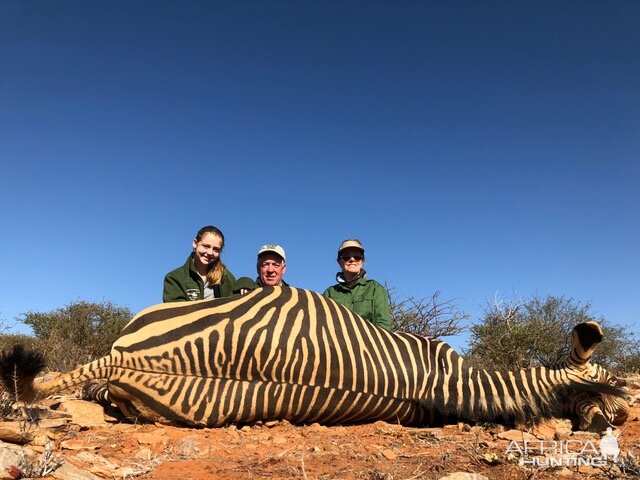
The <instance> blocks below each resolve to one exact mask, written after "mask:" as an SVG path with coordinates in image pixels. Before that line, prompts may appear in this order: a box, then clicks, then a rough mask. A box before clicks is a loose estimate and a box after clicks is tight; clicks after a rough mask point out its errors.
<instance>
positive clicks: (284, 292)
mask: <svg viewBox="0 0 640 480" xmlns="http://www.w3.org/2000/svg"><path fill="white" fill-rule="evenodd" d="M601 339H602V331H601V330H600V327H599V326H598V325H597V324H596V323H594V322H591V323H584V324H580V325H578V326H577V327H576V329H575V330H574V332H573V343H574V348H573V350H572V352H577V353H575V355H574V357H575V358H571V356H570V358H569V360H568V361H567V362H565V363H564V364H563V365H560V366H558V367H554V368H545V367H535V368H531V369H523V370H518V371H506V372H498V371H488V370H483V369H476V368H472V367H470V366H469V365H468V363H467V362H466V361H465V360H464V358H463V357H461V356H460V355H458V354H457V353H456V352H455V351H454V350H453V349H452V348H451V347H450V346H449V345H447V344H446V343H445V342H442V341H440V340H435V339H429V338H425V337H421V336H417V335H412V334H408V333H403V332H395V333H390V332H387V331H385V330H384V329H381V328H378V327H376V326H374V325H373V324H371V323H369V322H367V321H366V320H364V319H363V318H361V317H359V316H358V315H356V314H354V313H352V312H351V311H350V310H348V309H347V308H345V307H343V306H342V305H340V304H338V303H336V302H334V301H332V300H331V299H327V298H325V297H323V296H322V295H320V294H318V293H315V292H312V291H309V290H303V289H297V288H289V287H265V288H260V289H256V290H254V291H252V292H250V293H248V294H247V295H244V296H239V297H228V298H221V299H213V300H201V301H193V302H177V303H167V304H160V305H156V306H153V307H149V308H147V309H146V310H143V311H142V312H140V313H139V314H138V315H136V316H135V317H134V318H133V319H132V320H131V321H130V322H129V323H128V324H127V325H126V326H125V327H124V329H123V330H122V332H121V336H120V337H119V338H118V340H116V341H115V343H114V344H113V346H112V349H111V353H110V354H109V355H107V356H105V357H102V358H99V359H96V360H94V361H92V362H90V363H88V364H86V365H83V366H81V367H79V368H78V369H76V370H74V371H72V372H69V373H67V374H65V375H62V376H61V377H59V378H56V379H53V380H50V381H47V382H42V383H37V382H35V380H34V379H35V376H36V375H37V373H38V372H39V371H40V370H41V369H42V368H43V366H44V365H43V360H42V355H40V354H38V353H37V352H30V351H25V350H24V349H23V348H21V347H20V346H16V347H14V348H13V349H12V350H10V351H8V352H4V353H3V354H2V355H0V377H1V378H2V381H3V382H4V384H5V387H6V388H7V389H8V390H9V391H13V390H15V391H16V392H15V393H16V395H18V397H19V398H20V399H22V400H24V401H33V400H34V399H38V398H42V397H45V396H48V395H51V394H53V393H55V392H57V391H59V390H62V389H64V388H69V387H73V386H76V385H79V384H81V383H84V382H87V381H89V380H96V379H106V380H107V384H106V387H104V386H103V387H100V386H98V387H97V388H95V387H94V388H92V391H93V393H92V395H93V396H94V397H102V399H103V400H106V399H108V400H110V401H113V402H114V403H115V404H116V405H117V406H118V407H119V408H120V410H121V411H122V412H123V413H124V415H126V416H127V417H128V418H130V419H135V420H141V419H145V420H147V421H155V422H161V423H168V424H174V425H186V426H194V427H219V426H225V425H228V424H233V423H235V424H245V423H254V422H257V421H260V420H262V421H267V420H283V419H286V420H289V421H291V422H292V423H296V424H312V423H316V422H318V423H322V424H353V423H362V422H372V421H376V420H383V421H387V422H393V423H399V424H402V425H407V426H424V425H429V424H434V423H436V422H438V421H442V419H443V418H447V417H450V416H455V417H457V418H459V419H466V420H469V421H499V422H514V421H525V422H537V421H539V420H541V419H543V418H548V417H552V416H559V415H561V414H562V413H563V410H566V405H567V404H568V399H569V398H570V397H571V396H576V395H580V394H581V393H585V394H587V397H585V398H587V399H588V398H590V399H593V398H595V397H596V396H598V395H610V396H614V397H623V396H625V395H626V393H625V390H624V389H621V388H618V387H615V386H613V385H610V384H609V383H607V382H600V381H597V380H592V379H590V378H589V377H588V375H585V374H584V372H582V371H581V368H582V367H583V366H584V365H586V364H588V360H589V358H590V356H591V353H592V352H593V349H594V348H595V346H596V344H597V343H598V342H599V341H600V340H601ZM90 393H91V392H90ZM589 395H590V397H589ZM605 410H606V409H605ZM576 412H579V410H576ZM574 413H575V412H574ZM603 415H604V417H605V418H606V421H607V423H609V422H610V421H612V420H613V419H614V418H613V417H614V415H611V414H610V412H608V411H604V412H603ZM587 426H588V425H587Z"/></svg>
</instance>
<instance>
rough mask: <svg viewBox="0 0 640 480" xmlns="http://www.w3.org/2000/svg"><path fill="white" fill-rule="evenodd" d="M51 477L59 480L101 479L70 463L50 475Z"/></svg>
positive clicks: (64, 464)
mask: <svg viewBox="0 0 640 480" xmlns="http://www.w3.org/2000/svg"><path fill="white" fill-rule="evenodd" d="M50 475H51V476H52V477H53V478H57V479H59V480H100V477H97V476H96V475H94V474H93V473H90V472H88V471H86V469H80V468H79V467H76V466H75V465H72V464H71V463H69V462H65V463H63V464H62V465H61V466H60V467H58V468H56V469H55V470H54V471H53V472H52V473H50Z"/></svg>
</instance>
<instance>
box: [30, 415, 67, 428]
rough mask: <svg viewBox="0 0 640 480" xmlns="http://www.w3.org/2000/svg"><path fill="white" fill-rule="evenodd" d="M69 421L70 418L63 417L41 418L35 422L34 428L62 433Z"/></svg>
mask: <svg viewBox="0 0 640 480" xmlns="http://www.w3.org/2000/svg"><path fill="white" fill-rule="evenodd" d="M70 421H71V418H64V417H58V418H43V419H42V420H38V421H37V422H36V426H37V427H38V428H39V429H45V428H46V429H50V430H56V431H62V430H66V429H67V427H68V426H69V422H70Z"/></svg>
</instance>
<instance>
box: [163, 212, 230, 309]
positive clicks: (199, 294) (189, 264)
mask: <svg viewBox="0 0 640 480" xmlns="http://www.w3.org/2000/svg"><path fill="white" fill-rule="evenodd" d="M223 248H224V235H223V234H222V232H221V231H220V230H218V229H217V228H216V227H214V226H212V225H207V226H206V227H202V228H201V229H200V230H198V233H197V234H196V238H194V239H193V252H191V255H189V257H188V258H187V261H186V262H185V263H184V265H183V266H181V267H178V268H176V269H175V270H172V271H170V272H169V273H167V275H166V276H165V277H164V289H163V293H162V301H163V302H181V301H189V300H202V299H205V298H220V297H228V296H230V295H231V293H232V290H233V286H234V284H235V282H236V279H235V278H234V276H233V275H232V274H231V272H230V271H229V270H228V269H227V268H226V267H225V266H224V263H222V260H221V259H220V254H221V253H222V249H223Z"/></svg>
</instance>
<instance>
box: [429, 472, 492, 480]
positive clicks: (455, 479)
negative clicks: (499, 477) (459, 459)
mask: <svg viewBox="0 0 640 480" xmlns="http://www.w3.org/2000/svg"><path fill="white" fill-rule="evenodd" d="M440 480H489V479H488V478H487V477H485V476H484V475H481V474H479V473H469V472H455V473H450V474H449V475H447V476H446V477H440Z"/></svg>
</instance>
